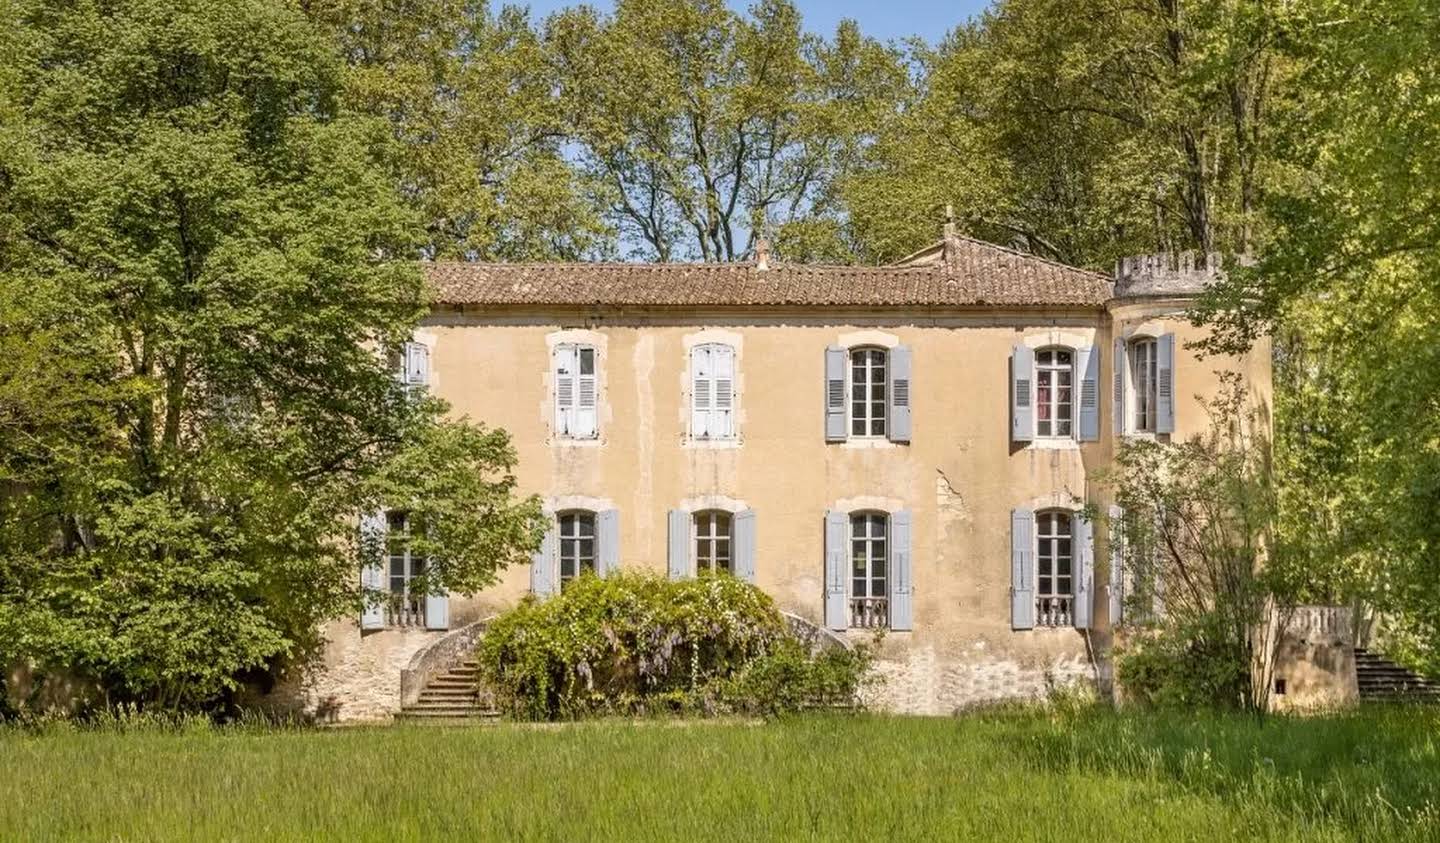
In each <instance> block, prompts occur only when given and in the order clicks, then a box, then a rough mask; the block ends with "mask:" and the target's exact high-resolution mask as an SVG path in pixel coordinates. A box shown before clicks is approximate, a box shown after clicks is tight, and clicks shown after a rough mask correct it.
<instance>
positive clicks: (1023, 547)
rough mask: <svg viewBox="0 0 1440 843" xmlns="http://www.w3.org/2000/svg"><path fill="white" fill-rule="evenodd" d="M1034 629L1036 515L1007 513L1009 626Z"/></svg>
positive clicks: (1015, 511) (1018, 511) (1014, 511)
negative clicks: (1008, 524)
mask: <svg viewBox="0 0 1440 843" xmlns="http://www.w3.org/2000/svg"><path fill="white" fill-rule="evenodd" d="M1034 626H1035V513H1034V512H1033V511H1031V510H1028V509H1015V510H1011V512H1010V627H1011V628H1012V629H1033V628H1034Z"/></svg>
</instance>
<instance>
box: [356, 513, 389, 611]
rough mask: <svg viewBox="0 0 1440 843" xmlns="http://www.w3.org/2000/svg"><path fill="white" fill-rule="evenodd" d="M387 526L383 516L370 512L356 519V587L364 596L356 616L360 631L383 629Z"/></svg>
mask: <svg viewBox="0 0 1440 843" xmlns="http://www.w3.org/2000/svg"><path fill="white" fill-rule="evenodd" d="M387 532H388V525H387V524H386V521H385V513H384V512H372V513H370V514H368V515H364V516H361V518H360V558H361V559H362V560H363V562H362V565H363V567H362V568H361V569H360V587H361V590H362V591H363V592H364V595H363V596H364V598H365V608H364V609H363V610H362V611H361V613H360V628H361V629H384V628H385V603H384V596H385V595H386V594H387V593H388V591H387V590H386V588H385V563H386V561H387V560H388V558H389V554H388V553H387V549H386V545H385V542H386V533H387Z"/></svg>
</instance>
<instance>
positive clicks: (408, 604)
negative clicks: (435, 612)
mask: <svg viewBox="0 0 1440 843" xmlns="http://www.w3.org/2000/svg"><path fill="white" fill-rule="evenodd" d="M385 625H386V626H390V627H400V628H411V627H416V628H420V629H423V628H424V627H425V598H424V597H423V596H420V595H416V594H393V593H392V594H391V595H390V599H389V600H387V601H386V603H385Z"/></svg>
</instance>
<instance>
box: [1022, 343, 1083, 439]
mask: <svg viewBox="0 0 1440 843" xmlns="http://www.w3.org/2000/svg"><path fill="white" fill-rule="evenodd" d="M1057 354H1066V355H1069V358H1070V362H1068V363H1054V362H1049V363H1047V362H1044V358H1045V357H1046V356H1047V355H1057ZM1078 358H1079V355H1078V353H1077V352H1076V350H1075V349H1074V348H1071V347H1069V346H1064V345H1047V346H1044V347H1042V348H1039V349H1036V350H1035V383H1034V385H1033V387H1032V389H1031V391H1032V393H1033V394H1034V396H1035V398H1034V417H1035V430H1034V431H1033V433H1034V435H1035V438H1036V439H1037V440H1048V441H1065V440H1077V439H1078V438H1079V432H1078V429H1077V428H1078V427H1079V424H1078V422H1079V420H1078V419H1077V417H1076V409H1077V402H1076V399H1077V398H1078V397H1079V393H1078V390H1077V386H1078V381H1077V378H1076V374H1077V373H1076V368H1075V364H1076V362H1077V360H1078ZM1052 360H1053V357H1052ZM1046 375H1049V376H1050V378H1051V380H1052V381H1058V380H1059V379H1060V377H1061V376H1062V375H1066V376H1068V378H1069V383H1068V384H1066V385H1065V386H1064V387H1063V388H1064V389H1065V390H1067V391H1068V398H1067V400H1066V401H1065V402H1063V404H1062V402H1061V401H1060V400H1059V398H1058V397H1057V396H1058V394H1059V391H1060V389H1061V388H1062V387H1061V386H1060V385H1059V384H1058V383H1054V382H1052V383H1051V384H1049V385H1048V392H1047V385H1046V384H1045V376H1046ZM1047 395H1048V397H1047ZM1047 404H1048V409H1049V411H1050V412H1051V418H1050V422H1051V425H1050V432H1048V433H1045V432H1042V430H1041V427H1040V424H1041V421H1042V419H1041V418H1040V417H1041V415H1042V410H1041V408H1042V407H1045V406H1046V405H1047ZM1061 406H1064V407H1066V408H1067V409H1066V415H1065V417H1064V419H1063V421H1064V422H1065V423H1066V424H1068V425H1069V430H1068V431H1066V432H1065V433H1058V432H1057V431H1056V428H1057V426H1058V423H1059V422H1060V421H1062V419H1061V417H1060V415H1059V412H1058V409H1059V407H1061Z"/></svg>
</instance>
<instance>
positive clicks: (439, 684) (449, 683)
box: [425, 676, 477, 689]
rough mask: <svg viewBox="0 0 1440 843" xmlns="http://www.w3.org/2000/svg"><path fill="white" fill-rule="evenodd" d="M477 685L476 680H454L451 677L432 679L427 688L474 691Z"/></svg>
mask: <svg viewBox="0 0 1440 843" xmlns="http://www.w3.org/2000/svg"><path fill="white" fill-rule="evenodd" d="M476 684H477V683H476V682H475V680H474V679H454V678H451V677H446V676H441V677H439V678H437V679H431V680H430V682H429V684H427V685H426V686H425V687H427V688H472V689H473V688H474V687H475V686H476Z"/></svg>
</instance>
